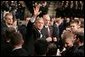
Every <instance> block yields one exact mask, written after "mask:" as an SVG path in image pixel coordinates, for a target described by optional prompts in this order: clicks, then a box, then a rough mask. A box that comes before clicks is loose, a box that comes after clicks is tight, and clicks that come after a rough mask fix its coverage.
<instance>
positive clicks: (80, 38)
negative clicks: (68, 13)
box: [74, 32, 84, 56]
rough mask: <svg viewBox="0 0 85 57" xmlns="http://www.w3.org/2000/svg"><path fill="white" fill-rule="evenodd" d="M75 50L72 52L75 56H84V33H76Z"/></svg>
mask: <svg viewBox="0 0 85 57" xmlns="http://www.w3.org/2000/svg"><path fill="white" fill-rule="evenodd" d="M75 42H76V45H77V49H76V50H75V51H74V53H75V54H74V55H75V56H84V33H80V32H78V33H76V41H75Z"/></svg>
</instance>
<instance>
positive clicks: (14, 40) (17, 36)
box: [10, 32, 23, 45]
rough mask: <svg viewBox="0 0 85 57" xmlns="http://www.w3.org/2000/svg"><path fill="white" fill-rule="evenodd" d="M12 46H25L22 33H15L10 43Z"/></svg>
mask: <svg viewBox="0 0 85 57" xmlns="http://www.w3.org/2000/svg"><path fill="white" fill-rule="evenodd" d="M10 43H11V45H18V44H21V43H22V44H23V38H22V35H21V33H19V32H14V33H13V34H12V36H11V41H10Z"/></svg>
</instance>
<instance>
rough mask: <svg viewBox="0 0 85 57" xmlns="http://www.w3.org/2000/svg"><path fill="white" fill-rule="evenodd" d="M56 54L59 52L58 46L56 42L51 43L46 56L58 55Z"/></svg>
mask: <svg viewBox="0 0 85 57" xmlns="http://www.w3.org/2000/svg"><path fill="white" fill-rule="evenodd" d="M56 54H57V46H56V44H54V43H51V44H49V45H48V51H47V53H46V56H56Z"/></svg>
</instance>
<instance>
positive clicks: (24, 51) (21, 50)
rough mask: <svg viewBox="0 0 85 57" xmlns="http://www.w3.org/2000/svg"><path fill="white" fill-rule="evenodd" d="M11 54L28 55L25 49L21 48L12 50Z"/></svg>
mask: <svg viewBox="0 0 85 57" xmlns="http://www.w3.org/2000/svg"><path fill="white" fill-rule="evenodd" d="M10 56H28V53H27V51H26V50H25V49H23V48H20V49H16V50H14V51H13V50H12V51H11V53H10Z"/></svg>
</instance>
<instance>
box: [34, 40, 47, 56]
mask: <svg viewBox="0 0 85 57" xmlns="http://www.w3.org/2000/svg"><path fill="white" fill-rule="evenodd" d="M34 47H35V56H46V53H47V47H48V42H47V41H46V40H42V39H38V40H36V41H35V43H34Z"/></svg>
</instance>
